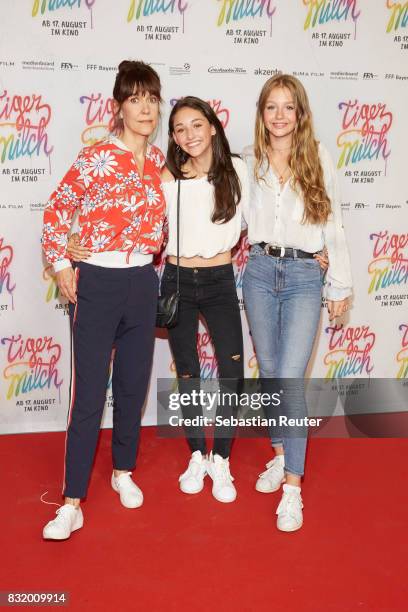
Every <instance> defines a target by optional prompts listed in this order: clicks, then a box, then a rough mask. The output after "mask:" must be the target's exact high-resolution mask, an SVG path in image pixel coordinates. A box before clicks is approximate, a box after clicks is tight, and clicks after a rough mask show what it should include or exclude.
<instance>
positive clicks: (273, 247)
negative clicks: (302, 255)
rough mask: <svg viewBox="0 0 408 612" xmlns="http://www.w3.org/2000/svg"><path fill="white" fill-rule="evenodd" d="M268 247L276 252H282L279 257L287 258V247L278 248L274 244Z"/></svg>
mask: <svg viewBox="0 0 408 612" xmlns="http://www.w3.org/2000/svg"><path fill="white" fill-rule="evenodd" d="M268 247H269V248H270V249H272V250H274V251H280V254H279V255H278V257H285V252H286V249H285V247H283V246H277V245H274V244H268Z"/></svg>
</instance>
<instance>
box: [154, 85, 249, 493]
mask: <svg viewBox="0 0 408 612" xmlns="http://www.w3.org/2000/svg"><path fill="white" fill-rule="evenodd" d="M169 136H170V139H169V147H168V153H167V161H166V163H167V169H165V170H164V171H163V175H162V180H163V192H164V194H165V198H166V202H167V216H168V222H169V240H168V245H167V253H168V260H167V263H166V266H165V269H164V272H163V277H162V284H161V293H162V295H166V294H171V293H173V292H174V291H175V288H176V270H177V266H176V263H177V257H176V255H177V181H178V180H180V306H179V315H178V323H177V325H176V326H175V327H174V328H172V329H169V341H170V346H171V349H172V353H173V356H174V360H175V364H176V370H177V377H178V385H179V392H180V393H181V392H190V393H191V391H193V390H195V389H197V388H198V387H199V384H200V381H199V379H200V362H199V355H198V350H197V331H198V320H199V316H200V315H201V316H202V317H203V318H204V319H205V322H206V324H207V326H208V330H209V332H210V335H211V339H212V342H213V345H214V349H215V354H216V358H217V362H218V374H219V377H220V379H229V380H228V381H227V386H228V390H229V391H230V392H231V391H234V390H236V389H237V385H238V383H239V380H240V379H242V378H243V342H242V329H241V316H240V309H239V304H238V298H237V292H236V287H235V279H234V271H233V267H232V263H231V249H232V248H233V247H234V246H235V244H236V243H237V242H238V240H239V237H240V234H241V220H242V214H241V210H242V207H243V205H244V203H245V201H246V200H247V198H248V176H247V170H246V166H245V163H244V162H243V161H242V160H241V159H239V158H238V157H233V156H232V155H231V152H230V148H229V144H228V141H227V139H226V137H225V134H224V130H223V127H222V125H221V123H220V121H219V119H218V118H217V116H216V114H215V112H214V111H213V110H212V108H211V107H210V106H209V104H207V103H206V102H204V101H203V100H200V99H199V98H195V97H192V96H189V97H186V98H182V99H181V100H179V101H178V102H177V103H176V105H175V106H174V108H173V110H172V112H171V115H170V119H169ZM231 379H232V380H231ZM223 384H224V383H221V386H223ZM232 412H233V407H232V406H231V407H228V406H225V407H221V406H219V407H218V410H217V415H221V416H223V417H227V416H230V415H231V414H232ZM201 415H202V407H201V405H200V406H195V405H193V403H192V404H191V405H189V406H185V407H184V408H183V417H184V419H194V418H196V417H200V416H201ZM214 431H215V434H214V445H213V450H212V452H211V453H210V454H209V455H208V454H207V446H206V440H205V432H204V428H203V427H201V426H186V425H185V432H186V436H187V440H188V443H189V446H190V450H191V452H192V455H191V459H190V462H189V464H188V468H187V470H186V471H185V472H184V473H183V474H182V475H181V476H180V489H181V490H182V491H183V492H184V493H190V494H193V493H198V492H199V491H201V490H202V488H203V485H204V477H205V475H206V474H208V475H209V476H210V477H211V478H212V480H213V487H212V492H213V495H214V497H215V498H216V499H217V500H219V501H221V502H232V501H234V500H235V498H236V489H235V487H234V485H233V483H232V480H233V478H232V476H231V474H230V468H229V454H230V448H231V442H232V437H233V429H232V428H231V427H222V426H219V427H217V426H216V427H215V430H214Z"/></svg>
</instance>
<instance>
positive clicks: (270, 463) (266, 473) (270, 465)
mask: <svg viewBox="0 0 408 612" xmlns="http://www.w3.org/2000/svg"><path fill="white" fill-rule="evenodd" d="M276 467H280V466H279V463H278V461H277V460H276V457H274V458H273V459H271V460H270V461H268V463H267V464H266V468H267V469H266V470H265V471H264V472H261V473H260V474H259V477H260V478H261V477H265V476H269V474H270V473H271V472H272V471H273V470H274V469H275V468H276Z"/></svg>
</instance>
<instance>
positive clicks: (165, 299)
mask: <svg viewBox="0 0 408 612" xmlns="http://www.w3.org/2000/svg"><path fill="white" fill-rule="evenodd" d="M179 234H180V179H178V181H177V282H176V291H175V292H174V293H171V294H170V295H164V296H162V295H161V296H159V300H158V304H157V314H156V327H174V326H175V325H176V324H177V316H178V307H179V300H180V269H179V263H180V262H179V260H180V253H179V250H180V244H179V243H180V236H179Z"/></svg>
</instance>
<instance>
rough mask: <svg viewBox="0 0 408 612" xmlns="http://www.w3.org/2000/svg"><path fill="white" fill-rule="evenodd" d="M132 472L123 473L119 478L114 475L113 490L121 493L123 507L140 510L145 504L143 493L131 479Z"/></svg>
mask: <svg viewBox="0 0 408 612" xmlns="http://www.w3.org/2000/svg"><path fill="white" fill-rule="evenodd" d="M131 475H132V472H123V474H119V476H117V477H116V476H115V473H114V472H113V473H112V480H111V484H112V489H113V490H114V491H116V493H119V496H120V501H121V503H122V506H125V508H139V507H140V506H141V505H142V504H143V493H142V491H141V490H140V489H139V487H138V486H137V484H135V483H134V482H133V480H132V479H131Z"/></svg>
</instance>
